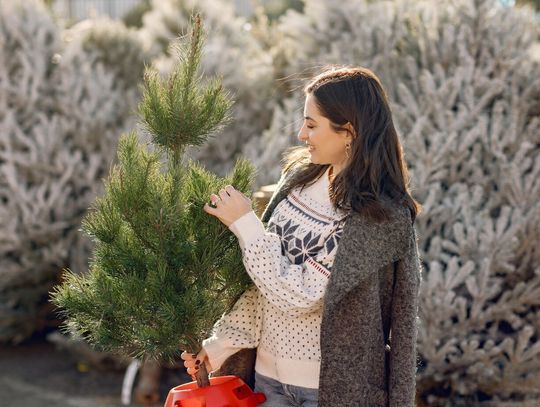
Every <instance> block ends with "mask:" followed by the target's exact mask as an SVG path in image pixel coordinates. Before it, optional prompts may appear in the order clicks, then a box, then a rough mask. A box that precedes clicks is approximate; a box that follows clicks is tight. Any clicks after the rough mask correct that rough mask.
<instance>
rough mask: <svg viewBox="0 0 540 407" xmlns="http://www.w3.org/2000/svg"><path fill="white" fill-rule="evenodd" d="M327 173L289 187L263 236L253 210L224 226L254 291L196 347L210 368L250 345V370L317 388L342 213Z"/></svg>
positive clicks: (293, 383)
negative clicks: (253, 355) (325, 311)
mask: <svg viewBox="0 0 540 407" xmlns="http://www.w3.org/2000/svg"><path fill="white" fill-rule="evenodd" d="M328 186H329V180H328V170H327V172H326V173H325V174H323V176H321V177H320V178H319V179H318V180H317V181H316V182H315V183H314V184H313V185H310V186H308V187H306V188H304V190H303V191H301V192H300V187H297V188H295V189H293V190H292V191H291V192H290V193H289V195H288V196H287V198H286V199H284V200H282V201H281V202H280V203H279V204H278V205H277V206H276V208H275V209H274V212H273V213H272V217H271V218H270V220H269V221H268V225H267V230H265V229H264V226H263V224H262V222H261V221H260V220H259V218H257V216H256V215H255V213H254V212H253V211H251V212H249V213H247V214H246V215H244V216H242V217H241V218H240V219H238V220H236V221H235V222H234V223H233V224H232V225H230V227H229V228H230V229H231V231H232V232H233V233H234V234H235V235H236V236H237V237H238V241H239V244H240V247H241V249H242V255H243V262H244V265H245V268H246V270H247V272H248V273H249V275H250V276H251V278H252V280H253V281H254V283H255V286H254V287H252V288H251V289H249V290H247V291H246V292H245V293H244V294H243V295H242V296H241V298H240V299H239V300H238V301H237V302H236V304H235V305H234V307H233V309H232V310H231V311H230V312H229V313H228V314H226V315H223V316H222V318H221V319H220V320H219V321H218V322H216V324H215V325H214V329H213V332H212V336H211V337H210V338H208V339H205V340H204V341H203V347H204V349H205V351H206V352H207V354H208V358H209V362H210V365H211V370H216V369H218V368H219V367H220V366H221V365H222V363H223V362H224V361H225V360H226V359H227V358H228V357H229V356H231V355H232V354H234V353H236V352H237V351H238V350H239V349H242V348H254V347H257V358H256V363H255V370H256V371H257V372H258V373H259V374H262V375H265V376H269V377H272V378H274V379H276V380H279V381H280V382H282V383H287V384H292V385H296V386H302V387H308V388H318V383H319V370H320V360H321V355H320V346H319V333H320V326H321V317H322V302H323V296H324V292H325V288H326V284H327V282H328V278H329V276H330V272H331V268H332V264H333V260H334V257H335V253H336V250H337V245H338V243H339V239H340V236H341V231H342V227H343V223H344V216H345V212H343V211H341V210H336V209H334V208H333V206H332V204H331V202H330V198H329V193H328Z"/></svg>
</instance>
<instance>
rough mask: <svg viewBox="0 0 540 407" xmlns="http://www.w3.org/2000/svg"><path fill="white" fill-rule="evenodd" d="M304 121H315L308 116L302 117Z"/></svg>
mask: <svg viewBox="0 0 540 407" xmlns="http://www.w3.org/2000/svg"><path fill="white" fill-rule="evenodd" d="M304 119H306V120H313V121H316V120H315V119H313V118H312V117H309V116H304Z"/></svg>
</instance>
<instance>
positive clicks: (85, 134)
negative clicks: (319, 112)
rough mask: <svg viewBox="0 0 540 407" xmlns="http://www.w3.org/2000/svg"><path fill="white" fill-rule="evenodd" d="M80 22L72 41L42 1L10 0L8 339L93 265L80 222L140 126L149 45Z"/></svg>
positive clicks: (0, 86) (3, 237)
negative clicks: (122, 144) (68, 274)
mask: <svg viewBox="0 0 540 407" xmlns="http://www.w3.org/2000/svg"><path fill="white" fill-rule="evenodd" d="M80 28H81V27H80V26H79V27H78V28H77V27H74V28H73V29H72V30H70V31H68V32H66V33H65V34H67V36H68V38H71V41H69V42H67V43H66V42H64V41H63V40H62V34H63V31H62V28H61V27H59V26H57V25H56V23H55V22H54V21H53V19H52V18H51V16H50V15H49V14H48V11H47V9H46V8H45V7H44V6H43V4H42V3H41V2H38V1H27V2H22V3H21V2H17V1H15V0H8V1H2V2H1V3H0V197H1V201H2V205H0V342H2V341H11V342H18V341H20V340H22V339H24V338H26V337H27V336H29V335H30V334H32V332H34V331H35V330H36V329H39V328H41V327H42V326H43V324H45V323H47V321H46V317H47V316H48V315H49V313H50V307H49V306H48V305H47V304H48V298H47V297H48V290H49V288H50V287H51V285H52V284H54V283H55V282H56V281H57V279H58V277H59V275H60V272H61V270H62V268H63V267H69V268H71V269H72V270H74V271H77V272H79V271H81V272H82V271H86V270H87V268H88V259H89V255H90V253H91V245H92V242H90V241H89V240H88V239H87V238H84V237H83V236H82V234H81V233H80V231H79V230H78V229H79V227H80V221H81V219H82V217H83V216H84V214H85V212H86V210H87V208H88V207H89V205H90V203H91V201H93V200H94V198H95V196H96V194H98V193H99V192H100V188H102V178H103V177H105V176H106V175H107V174H108V171H109V167H110V165H111V164H112V160H113V159H114V152H115V151H116V144H117V139H118V137H119V134H120V133H121V132H122V131H124V130H126V129H127V128H128V127H131V126H132V121H133V115H132V109H133V107H134V105H135V103H136V101H137V93H138V90H137V84H138V82H136V81H135V79H134V77H133V78H132V79H130V80H131V83H129V82H127V81H126V79H127V78H129V75H133V74H132V72H133V70H135V71H140V70H141V69H142V63H143V59H144V57H143V55H144V54H143V51H142V46H141V45H140V43H139V41H138V39H137V37H136V35H135V33H132V34H129V33H127V31H125V30H122V28H120V27H118V26H117V25H115V26H114V28H113V27H112V25H111V26H109V25H107V24H104V23H103V22H102V23H100V24H99V25H98V26H96V25H94V26H93V27H90V28H88V27H87V28H88V29H86V30H81V31H80V32H79V29H80ZM107 37H108V39H107ZM107 42H108V43H109V44H114V47H116V48H115V49H114V51H115V53H114V54H109V53H108V51H106V49H108V48H109V47H110V45H107ZM104 44H106V45H104ZM114 47H113V48H114ZM120 48H122V49H123V50H124V52H123V54H122V55H118V53H116V51H117V50H118V49H120ZM136 55H139V57H136ZM126 56H130V58H129V61H128V62H129V65H128V64H125V63H124V64H123V61H122V59H123V58H124V57H126ZM115 58H119V59H115Z"/></svg>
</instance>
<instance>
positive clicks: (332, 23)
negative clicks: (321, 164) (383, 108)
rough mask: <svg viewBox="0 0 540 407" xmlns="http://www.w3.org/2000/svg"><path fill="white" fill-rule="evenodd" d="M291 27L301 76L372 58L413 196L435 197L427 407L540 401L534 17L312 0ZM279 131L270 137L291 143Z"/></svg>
mask: <svg viewBox="0 0 540 407" xmlns="http://www.w3.org/2000/svg"><path fill="white" fill-rule="evenodd" d="M281 24H282V30H283V32H284V33H285V34H286V35H285V36H286V39H285V40H284V41H283V43H282V44H280V45H279V46H281V47H283V52H282V53H283V54H284V55H285V60H287V61H289V63H288V64H286V66H287V67H288V69H289V72H290V73H294V72H301V71H305V70H306V69H308V70H309V68H311V67H312V66H318V65H324V64H351V65H362V66H366V67H368V68H371V69H372V70H373V71H374V72H375V73H377V74H378V75H379V76H380V77H381V78H382V80H383V84H384V85H385V87H386V89H387V90H388V93H389V96H390V99H391V102H392V110H393V112H394V119H395V122H396V125H397V128H398V131H399V133H400V134H401V137H402V140H403V143H404V147H405V154H406V159H407V162H408V165H409V168H410V169H411V176H412V184H411V187H412V191H413V194H414V196H415V197H416V198H417V199H418V200H419V201H420V202H421V203H422V204H423V205H424V212H423V213H422V214H420V216H419V217H418V221H417V230H418V236H419V247H420V251H421V258H422V260H423V264H424V282H423V286H422V291H421V299H420V301H421V305H420V319H421V325H420V332H419V339H418V350H419V353H420V359H421V360H420V365H419V370H418V377H417V379H418V392H419V401H420V403H421V404H423V403H426V404H427V405H434V406H473V405H486V406H533V405H534V406H536V405H540V337H539V333H540V314H539V306H540V267H539V264H540V251H539V250H538V247H540V66H539V64H538V61H537V60H535V59H533V58H532V57H531V50H533V49H534V47H535V46H536V44H535V38H536V37H537V34H538V26H537V25H536V24H535V21H534V18H533V16H532V14H531V13H530V12H528V11H526V10H517V9H514V8H502V7H501V6H500V4H499V3H498V2H496V1H494V0H493V1H491V0H456V1H453V2H448V3H446V2H431V1H414V0H404V1H379V2H368V1H349V2H340V3H334V2H320V1H313V0H311V1H309V0H308V1H306V6H305V13H304V14H301V13H297V12H289V13H288V14H287V15H286V16H285V17H284V18H283V19H282V20H281ZM291 106H292V109H293V110H294V109H296V106H295V104H294V103H291ZM280 114H281V115H284V113H280ZM285 115H286V113H285ZM290 115H291V117H292V116H293V111H291V114H290ZM281 126H282V125H281V124H278V125H277V126H276V129H275V130H273V129H272V128H271V129H269V130H268V131H267V134H266V136H267V138H268V140H272V139H279V138H280V137H282V134H281V131H280V130H281V129H280V127H281ZM272 133H274V135H272ZM269 142H270V143H271V141H269Z"/></svg>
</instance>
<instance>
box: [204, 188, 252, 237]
mask: <svg viewBox="0 0 540 407" xmlns="http://www.w3.org/2000/svg"><path fill="white" fill-rule="evenodd" d="M210 200H211V201H212V203H213V204H214V205H215V206H216V207H215V208H212V207H211V206H210V205H208V204H207V203H205V204H204V207H203V209H204V211H205V212H206V213H209V214H210V215H213V216H215V217H216V218H218V219H219V220H220V221H221V222H223V223H224V224H225V226H227V227H229V226H230V225H231V223H234V221H236V220H237V219H239V218H241V217H242V216H244V215H245V214H246V213H248V212H249V211H251V210H252V206H251V199H249V198H248V197H247V196H245V195H244V194H243V193H242V192H240V191H238V190H236V189H234V187H233V186H232V185H227V186H226V187H225V188H223V189H220V190H219V196H218V195H216V194H212V195H210Z"/></svg>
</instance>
